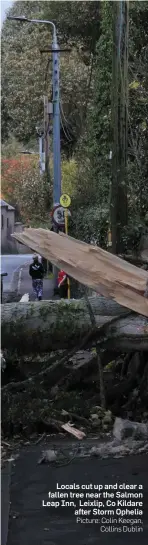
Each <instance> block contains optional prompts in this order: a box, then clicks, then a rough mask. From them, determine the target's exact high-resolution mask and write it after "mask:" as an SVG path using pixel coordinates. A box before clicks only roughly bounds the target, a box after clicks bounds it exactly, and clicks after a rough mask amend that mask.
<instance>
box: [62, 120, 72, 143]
mask: <svg viewBox="0 0 148 545" xmlns="http://www.w3.org/2000/svg"><path fill="white" fill-rule="evenodd" d="M60 120H61V126H62V129H63V132H64V134H65V137H66V140H67V141H68V142H72V138H69V137H68V134H67V132H66V130H65V127H64V125H63V121H62V116H61V115H60Z"/></svg>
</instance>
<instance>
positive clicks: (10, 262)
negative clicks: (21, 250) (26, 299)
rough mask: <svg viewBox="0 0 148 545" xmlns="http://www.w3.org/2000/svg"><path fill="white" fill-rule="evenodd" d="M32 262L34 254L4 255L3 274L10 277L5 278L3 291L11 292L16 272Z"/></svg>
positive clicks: (2, 258)
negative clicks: (5, 273)
mask: <svg viewBox="0 0 148 545" xmlns="http://www.w3.org/2000/svg"><path fill="white" fill-rule="evenodd" d="M31 261H32V254H17V255H13V254H10V255H2V256H1V272H7V273H8V276H4V278H3V291H4V292H6V291H10V289H11V282H12V279H13V274H14V272H15V271H16V270H17V269H19V267H22V266H23V265H24V264H25V263H30V262H31Z"/></svg>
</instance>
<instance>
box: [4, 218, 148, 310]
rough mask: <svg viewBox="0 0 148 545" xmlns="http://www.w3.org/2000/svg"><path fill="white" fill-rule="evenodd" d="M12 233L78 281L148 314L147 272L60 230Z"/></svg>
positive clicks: (29, 230)
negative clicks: (146, 296)
mask: <svg viewBox="0 0 148 545" xmlns="http://www.w3.org/2000/svg"><path fill="white" fill-rule="evenodd" d="M13 236H14V238H16V240H18V241H19V242H22V243H23V244H25V245H27V246H28V247H29V248H31V249H32V250H34V251H35V252H38V253H39V254H40V255H42V256H43V257H45V258H46V259H49V260H50V261H51V262H52V263H53V264H54V265H56V266H57V267H58V268H62V269H64V270H65V272H66V273H67V274H68V275H69V276H71V277H73V278H75V279H76V280H78V281H79V282H80V283H82V284H84V285H86V286H89V287H90V288H92V289H93V290H95V291H96V292H98V293H100V294H101V295H104V296H105V297H108V298H110V299H114V300H115V301H117V303H119V304H120V305H122V306H124V307H126V308H129V309H131V310H134V311H135V312H137V313H139V314H142V315H143V316H148V300H147V299H146V298H144V292H145V290H146V284H147V282H148V272H147V271H144V270H143V269H139V268H137V267H135V266H134V265H131V264H130V263H127V262H126V261H124V260H122V259H120V258H119V257H117V256H115V255H113V254H110V253H109V252H106V251H105V250H102V248H98V247H97V246H92V245H89V244H85V243H84V242H81V241H79V240H75V239H74V238H72V237H69V236H66V235H64V234H63V233H61V234H56V233H53V232H51V231H49V230H45V229H31V228H30V229H25V230H24V232H23V233H22V234H18V233H16V234H14V235H13Z"/></svg>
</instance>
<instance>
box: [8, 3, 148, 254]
mask: <svg viewBox="0 0 148 545" xmlns="http://www.w3.org/2000/svg"><path fill="white" fill-rule="evenodd" d="M9 14H11V15H17V16H18V15H22V14H23V15H26V16H29V17H36V18H40V19H41V18H45V19H49V20H53V21H54V22H55V23H56V27H57V30H58V41H59V44H60V46H61V47H62V46H65V47H66V46H68V47H70V49H71V51H70V53H65V54H64V55H61V57H60V92H61V106H62V108H61V119H62V124H61V144H62V146H61V147H62V190H63V191H66V192H67V193H69V194H70V196H71V197H72V208H73V213H72V225H71V232H72V234H73V236H76V237H77V238H80V239H82V240H85V241H86V242H91V241H92V242H96V243H97V244H101V245H103V246H104V247H105V245H106V233H107V229H108V223H107V222H109V204H110V186H111V177H112V161H111V160H110V159H109V155H110V151H111V150H112V115H111V88H112V51H113V33H112V22H113V2H111V1H106V0H104V1H103V2H93V1H89V2H73V1H67V2H62V4H61V0H60V1H58V2H56V1H55V2H52V1H50V2H43V1H37V2H34V1H31V2H30V1H22V2H20V1H18V2H15V3H14V4H13V7H12V8H11V10H9ZM147 40H148V4H147V2H144V1H142V2H140V1H137V2H134V1H131V2H130V24H129V104H127V108H128V166H127V173H128V214H129V226H128V229H125V230H123V232H122V239H123V242H124V248H125V251H126V250H127V248H128V247H130V248H131V247H132V248H134V246H135V247H137V245H138V241H139V237H140V234H141V231H142V229H143V226H144V224H145V223H146V221H147V220H146V214H147V202H148V184H147V178H148V154H147V137H148V109H147V104H148V100H147V98H148V68H147V66H148V63H147V60H148V53H147ZM51 41H52V31H51V28H50V27H47V26H42V25H41V26H40V25H30V24H29V23H26V24H23V23H22V24H21V23H15V22H12V21H6V22H5V23H4V25H3V28H2V155H4V157H5V158H9V157H12V158H15V156H17V157H18V154H19V152H20V151H22V150H23V149H25V148H26V145H27V147H29V145H31V144H29V143H30V142H31V141H32V139H33V141H34V140H35V133H36V129H35V127H36V125H37V124H38V123H40V122H41V120H42V119H43V95H44V94H48V96H49V97H51V93H52V79H51V68H52V65H51V63H49V66H48V69H47V63H48V54H47V55H46V54H45V55H40V53H39V51H40V49H41V48H46V46H47V47H49V43H51ZM9 135H11V138H10V139H9ZM19 142H21V143H22V144H19ZM23 146H24V147H25V148H24V147H23ZM20 148H21V149H20ZM33 149H34V148H33ZM5 182H6V180H5ZM12 185H13V184H12ZM5 191H6V185H5ZM9 191H10V193H11V188H10V184H9ZM15 199H18V202H19V204H20V209H21V214H22V218H23V219H26V217H27V216H26V214H27V210H28V211H29V218H32V219H31V221H32V222H33V224H34V225H38V221H40V223H41V222H43V224H46V220H47V224H48V210H49V207H50V205H51V202H52V169H51V181H50V187H49V185H48V184H47V181H46V180H45V179H44V177H40V175H39V172H38V166H37V165H36V167H35V169H34V170H33V168H32V167H31V168H30V170H29V169H26V173H24V171H23V176H22V180H21V181H20V182H19V183H18V178H17V176H16V187H15ZM135 218H136V220H135ZM29 221H30V219H29Z"/></svg>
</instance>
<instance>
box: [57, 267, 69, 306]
mask: <svg viewBox="0 0 148 545" xmlns="http://www.w3.org/2000/svg"><path fill="white" fill-rule="evenodd" d="M58 290H59V295H60V297H61V299H66V298H67V275H66V273H65V272H64V271H59V273H58Z"/></svg>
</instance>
